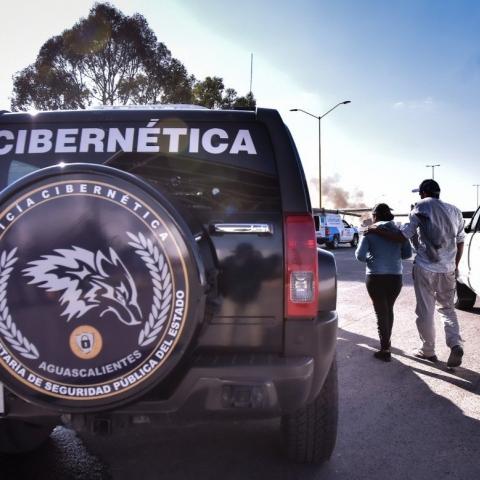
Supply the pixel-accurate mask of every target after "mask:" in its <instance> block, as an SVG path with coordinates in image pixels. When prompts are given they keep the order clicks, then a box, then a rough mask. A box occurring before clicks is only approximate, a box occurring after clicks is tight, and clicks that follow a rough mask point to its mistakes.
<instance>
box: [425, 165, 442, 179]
mask: <svg viewBox="0 0 480 480" xmlns="http://www.w3.org/2000/svg"><path fill="white" fill-rule="evenodd" d="M425 166H426V167H429V168H430V167H432V180H435V167H439V166H440V164H439V163H437V164H436V165H425Z"/></svg>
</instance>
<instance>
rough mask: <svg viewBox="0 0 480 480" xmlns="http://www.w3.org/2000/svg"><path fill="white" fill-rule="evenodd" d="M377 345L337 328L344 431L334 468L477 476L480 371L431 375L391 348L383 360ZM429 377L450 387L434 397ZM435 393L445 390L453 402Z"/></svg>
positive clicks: (364, 474) (378, 474)
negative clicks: (388, 357) (390, 356)
mask: <svg viewBox="0 0 480 480" xmlns="http://www.w3.org/2000/svg"><path fill="white" fill-rule="evenodd" d="M377 347H378V340H376V339H373V338H369V337H366V336H364V335H359V334H357V333H353V332H350V331H348V330H345V329H340V330H339V346H338V352H339V355H338V363H339V372H340V378H339V380H340V385H341V389H340V405H341V412H340V431H339V441H338V444H337V449H336V455H338V456H335V455H334V458H333V461H332V462H331V464H333V465H334V466H335V472H336V474H340V473H341V472H344V473H345V475H347V474H348V472H352V471H355V472H356V475H357V476H356V477H355V478H369V479H377V478H378V479H381V478H389V479H390V480H393V479H399V480H400V479H423V478H425V479H427V478H435V479H436V480H440V479H442V480H443V479H445V480H446V479H452V478H455V479H465V478H478V473H479V472H480V458H479V457H478V454H477V453H475V452H476V451H477V449H478V445H480V421H479V420H478V419H477V418H471V416H469V414H470V415H472V413H471V412H472V411H475V412H476V414H477V416H478V405H477V407H476V406H475V404H476V403H477V402H478V394H479V392H480V381H479V375H478V373H477V372H473V371H471V370H467V369H460V368H459V369H458V370H457V372H455V373H454V375H453V376H452V374H447V372H443V371H441V370H440V369H436V368H435V370H434V371H433V372H432V370H431V364H429V365H426V364H424V363H423V361H422V360H420V361H419V362H416V363H415V364H416V365H417V364H418V367H417V366H415V367H413V368H412V367H411V366H409V365H405V364H404V363H403V362H401V361H399V360H398V359H397V358H395V357H396V356H397V355H398V356H400V358H411V357H409V356H408V355H405V354H404V353H403V352H401V351H400V350H393V353H394V356H393V359H392V362H390V363H386V362H380V361H378V360H377V359H375V358H373V352H374V351H375V349H376V348H377ZM424 376H428V377H430V378H433V379H437V380H442V381H445V382H447V383H449V384H451V386H449V387H442V386H441V385H438V384H436V385H435V391H434V390H432V388H431V386H430V385H429V384H428V382H427V381H426V380H425V379H424V378H423V377H424ZM455 387H459V389H458V390H457V389H455ZM438 391H441V392H445V391H447V392H448V398H447V397H446V396H444V395H443V394H439V393H436V392H438ZM467 392H469V393H470V394H473V395H470V394H467ZM451 399H454V400H455V401H452V400H451ZM464 410H465V411H466V412H467V413H464ZM468 412H470V413H468ZM346 456H348V457H349V458H348V460H346V459H345V457H346ZM352 466H355V469H354V470H352ZM326 478H348V477H347V476H345V477H342V476H341V475H340V476H338V477H337V476H335V475H334V476H332V477H330V476H329V477H326ZM350 478H352V477H350Z"/></svg>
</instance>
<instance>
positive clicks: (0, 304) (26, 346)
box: [0, 248, 40, 360]
mask: <svg viewBox="0 0 480 480" xmlns="http://www.w3.org/2000/svg"><path fill="white" fill-rule="evenodd" d="M16 252H17V248H14V249H13V250H10V252H9V253H8V254H7V252H6V251H5V250H4V251H3V252H2V254H1V255H0V332H1V333H2V334H3V336H4V337H5V340H6V341H7V342H8V343H9V344H10V345H11V346H12V348H13V349H14V350H16V351H17V352H18V353H19V354H20V355H21V356H22V357H25V358H30V359H32V360H36V359H38V358H39V356H40V354H39V353H38V350H37V348H36V347H35V345H34V344H33V343H31V342H29V341H28V339H27V337H25V336H24V335H23V334H22V332H21V331H20V330H19V329H18V328H17V326H16V325H15V322H13V320H12V316H11V315H10V311H9V309H8V305H7V284H8V279H9V278H10V275H11V274H12V271H13V265H14V264H15V262H16V261H17V260H18V258H17V257H15V253H16Z"/></svg>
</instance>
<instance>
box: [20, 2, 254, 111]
mask: <svg viewBox="0 0 480 480" xmlns="http://www.w3.org/2000/svg"><path fill="white" fill-rule="evenodd" d="M224 88H225V87H224V85H223V80H222V79H221V78H220V77H207V78H206V79H205V80H204V81H202V82H199V81H197V80H196V79H195V77H194V76H193V75H190V74H189V73H188V72H187V69H186V68H185V66H184V65H183V64H182V63H181V62H180V61H179V60H177V59H176V58H173V57H172V55H171V52H170V51H169V50H168V48H167V47H166V46H165V45H164V44H163V43H161V42H159V41H158V40H157V37H156V36H155V33H154V32H153V31H152V30H151V29H150V27H149V25H148V23H147V21H146V19H145V18H144V17H143V16H142V15H140V14H138V13H136V14H134V15H132V16H131V17H129V16H126V15H124V14H123V13H122V12H121V11H119V10H118V9H116V8H115V7H114V6H112V5H110V4H108V3H96V4H95V5H94V6H93V7H92V9H91V10H90V12H89V15H88V17H87V18H81V19H80V20H79V21H78V22H77V23H76V24H75V25H74V26H73V27H72V28H70V29H67V30H65V31H64V32H63V33H62V34H61V35H57V36H54V37H52V38H50V39H49V40H47V41H46V42H45V43H44V45H43V46H42V47H41V49H40V52H39V54H38V56H37V59H36V61H35V63H34V64H32V65H29V66H28V67H26V68H25V69H23V70H21V71H20V72H18V73H17V74H16V75H15V76H14V87H13V96H12V104H11V107H12V109H13V110H27V109H31V108H34V109H37V110H56V109H78V108H86V107H87V106H89V105H92V104H102V105H127V104H139V105H144V104H155V103H195V104H198V105H204V106H207V107H209V108H235V107H237V106H238V105H240V104H242V105H243V103H245V100H244V99H246V98H247V97H248V95H247V97H240V98H237V94H236V92H235V90H233V89H227V90H226V91H225V94H224ZM252 99H253V96H252ZM239 102H240V103H239ZM253 102H254V99H253ZM247 103H248V102H247Z"/></svg>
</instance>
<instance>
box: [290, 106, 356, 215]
mask: <svg viewBox="0 0 480 480" xmlns="http://www.w3.org/2000/svg"><path fill="white" fill-rule="evenodd" d="M347 103H351V101H350V100H345V101H344V102H339V103H337V104H336V105H335V106H334V107H332V108H331V109H330V110H328V111H326V112H325V113H324V114H323V115H319V116H317V115H314V114H313V113H310V112H307V111H306V110H302V109H301V108H291V109H290V111H291V112H303V113H305V114H306V115H309V116H310V117H313V118H316V119H317V120H318V208H322V141H321V133H322V130H321V125H322V123H321V120H322V118H323V117H325V116H327V115H328V114H329V113H330V112H331V111H332V110H335V109H336V108H337V107H339V106H340V105H347Z"/></svg>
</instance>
